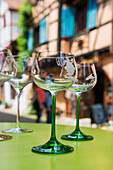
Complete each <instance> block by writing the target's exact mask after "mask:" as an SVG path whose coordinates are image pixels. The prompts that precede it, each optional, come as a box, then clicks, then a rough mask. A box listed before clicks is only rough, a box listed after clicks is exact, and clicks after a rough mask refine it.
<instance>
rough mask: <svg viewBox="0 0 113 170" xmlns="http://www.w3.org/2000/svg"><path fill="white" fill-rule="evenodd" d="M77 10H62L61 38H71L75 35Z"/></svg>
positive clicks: (71, 8)
mask: <svg viewBox="0 0 113 170" xmlns="http://www.w3.org/2000/svg"><path fill="white" fill-rule="evenodd" d="M74 25H75V9H74V8H73V7H70V8H62V10H61V36H63V37H71V36H73V35H74Z"/></svg>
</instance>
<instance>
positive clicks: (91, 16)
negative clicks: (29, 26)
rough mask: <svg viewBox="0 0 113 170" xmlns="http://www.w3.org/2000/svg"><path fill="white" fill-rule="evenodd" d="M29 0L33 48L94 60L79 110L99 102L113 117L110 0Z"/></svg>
mask: <svg viewBox="0 0 113 170" xmlns="http://www.w3.org/2000/svg"><path fill="white" fill-rule="evenodd" d="M31 3H32V6H33V18H34V26H33V29H34V49H35V50H37V51H38V50H58V51H60V50H61V51H63V52H72V53H75V55H76V57H77V59H78V60H81V61H82V60H84V61H86V62H88V63H92V62H93V63H95V65H96V70H97V84H96V86H95V88H94V89H93V90H91V91H90V92H88V93H85V94H84V95H83V96H82V102H83V107H82V110H83V112H84V113H85V114H86V115H87V113H88V112H89V111H88V110H89V108H90V106H91V105H94V104H96V103H101V104H102V105H103V106H104V108H105V109H106V110H107V114H108V115H109V117H110V118H111V117H113V1H112V0H73V1H72V0H38V1H36V0H31ZM62 93H63V92H62ZM85 114H84V115H83V117H84V116H85Z"/></svg>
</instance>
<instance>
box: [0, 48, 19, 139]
mask: <svg viewBox="0 0 113 170" xmlns="http://www.w3.org/2000/svg"><path fill="white" fill-rule="evenodd" d="M16 73H17V69H16V63H15V60H14V58H13V56H12V54H11V51H10V50H9V49H6V48H0V86H1V85H2V84H3V83H4V82H6V81H8V80H10V79H11V78H13V77H14V76H16ZM11 138H12V136H9V135H3V134H0V141H4V140H8V139H11Z"/></svg>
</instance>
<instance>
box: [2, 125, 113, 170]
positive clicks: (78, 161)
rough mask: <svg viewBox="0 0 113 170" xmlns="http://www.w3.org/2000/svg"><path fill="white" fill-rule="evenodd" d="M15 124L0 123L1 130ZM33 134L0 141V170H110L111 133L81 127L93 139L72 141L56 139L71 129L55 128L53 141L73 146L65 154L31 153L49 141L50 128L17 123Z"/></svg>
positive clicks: (112, 160)
mask: <svg viewBox="0 0 113 170" xmlns="http://www.w3.org/2000/svg"><path fill="white" fill-rule="evenodd" d="M15 125H16V124H15V123H0V129H1V131H2V130H3V129H8V128H12V127H15ZM21 127H23V128H31V129H33V132H31V133H26V134H10V135H12V136H13V139H11V140H8V141H2V142H0V169H1V170H101V169H102V170H113V132H112V131H105V130H101V129H92V128H81V130H82V131H83V132H84V133H86V134H90V135H92V136H93V137H94V140H92V141H83V142H73V141H65V140H62V139H60V137H61V135H63V134H67V133H70V132H72V131H73V130H74V126H65V125H57V126H56V135H57V139H58V140H59V141H60V142H62V143H63V144H68V145H71V146H73V147H74V151H73V152H71V153H66V154H58V155H50V154H37V153H33V152H31V149H32V147H33V146H36V145H40V144H43V143H45V142H47V141H48V140H49V137H50V129H51V125H49V124H36V123H21Z"/></svg>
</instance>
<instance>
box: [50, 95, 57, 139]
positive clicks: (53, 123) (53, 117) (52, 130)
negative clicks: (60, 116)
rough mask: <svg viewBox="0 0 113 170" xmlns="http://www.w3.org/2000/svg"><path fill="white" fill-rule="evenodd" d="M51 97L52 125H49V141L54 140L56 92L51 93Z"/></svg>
mask: <svg viewBox="0 0 113 170" xmlns="http://www.w3.org/2000/svg"><path fill="white" fill-rule="evenodd" d="M51 95H52V125H51V138H50V140H53V141H55V140H56V134H55V108H56V92H51Z"/></svg>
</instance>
